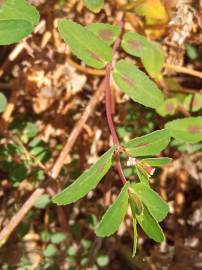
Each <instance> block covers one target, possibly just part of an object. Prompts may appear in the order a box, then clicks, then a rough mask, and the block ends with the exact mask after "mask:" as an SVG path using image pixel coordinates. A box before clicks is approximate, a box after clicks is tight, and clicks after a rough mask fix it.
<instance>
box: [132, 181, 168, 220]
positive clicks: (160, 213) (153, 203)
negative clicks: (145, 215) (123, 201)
mask: <svg viewBox="0 0 202 270" xmlns="http://www.w3.org/2000/svg"><path fill="white" fill-rule="evenodd" d="M131 187H132V188H133V190H134V192H135V193H136V194H137V196H138V197H139V198H140V199H141V200H142V202H143V203H144V204H145V205H146V207H147V208H148V210H149V212H150V213H151V215H152V216H153V217H154V218H155V219H156V220H157V221H162V220H163V219H164V218H165V217H166V215H167V214H168V212H169V207H168V205H167V203H166V202H165V201H164V200H163V199H162V198H161V197H160V196H159V194H158V193H157V192H155V191H153V190H152V189H151V188H150V187H149V186H148V185H145V184H143V183H138V184H131Z"/></svg>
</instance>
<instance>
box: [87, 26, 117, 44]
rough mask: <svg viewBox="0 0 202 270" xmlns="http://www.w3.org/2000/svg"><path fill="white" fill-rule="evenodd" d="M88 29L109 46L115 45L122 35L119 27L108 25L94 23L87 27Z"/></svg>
mask: <svg viewBox="0 0 202 270" xmlns="http://www.w3.org/2000/svg"><path fill="white" fill-rule="evenodd" d="M86 29H87V30H89V31H91V32H92V33H94V34H95V35H96V36H98V37H99V38H100V39H102V40H103V41H104V42H106V43H107V44H108V45H111V44H113V43H114V41H115V40H116V39H117V38H118V36H119V35H120V33H121V30H120V28H119V27H118V26H116V25H111V24H108V23H92V24H89V25H87V26H86Z"/></svg>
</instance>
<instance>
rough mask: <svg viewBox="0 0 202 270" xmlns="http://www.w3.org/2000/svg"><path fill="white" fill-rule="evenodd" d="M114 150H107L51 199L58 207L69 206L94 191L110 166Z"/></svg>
mask: <svg viewBox="0 0 202 270" xmlns="http://www.w3.org/2000/svg"><path fill="white" fill-rule="evenodd" d="M113 153H114V148H111V149H109V150H108V151H107V152H106V153H105V154H104V155H102V156H101V157H100V158H99V160H98V161H97V162H96V163H95V164H94V165H93V166H91V167H90V168H89V169H88V170H87V171H85V172H84V173H83V174H82V175H81V176H79V178H78V179H77V180H75V181H74V182H73V184H71V185H70V186H68V187H67V188H66V189H64V190H63V191H62V192H60V193H59V194H57V195H56V196H55V197H54V198H53V202H54V203H56V204H58V205H65V204H70V203H73V202H75V201H78V200H79V199H81V198H82V197H84V196H85V195H86V194H87V193H88V192H89V191H91V190H92V189H94V188H95V187H96V186H97V184H98V183H99V182H100V180H101V179H102V178H103V176H104V175H105V174H106V173H107V172H108V170H109V169H110V167H111V165H112V156H113Z"/></svg>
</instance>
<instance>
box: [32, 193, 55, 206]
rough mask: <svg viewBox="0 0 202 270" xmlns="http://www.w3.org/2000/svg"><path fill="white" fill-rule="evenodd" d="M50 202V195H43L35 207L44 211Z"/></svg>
mask: <svg viewBox="0 0 202 270" xmlns="http://www.w3.org/2000/svg"><path fill="white" fill-rule="evenodd" d="M50 201H51V200H50V196H49V195H48V194H43V195H41V196H40V197H39V198H38V200H37V201H36V202H35V204H34V206H35V207H36V208H39V209H44V208H46V206H47V205H48V204H49V203H50Z"/></svg>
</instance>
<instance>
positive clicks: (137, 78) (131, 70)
mask: <svg viewBox="0 0 202 270" xmlns="http://www.w3.org/2000/svg"><path fill="white" fill-rule="evenodd" d="M113 79H114V81H115V83H116V84H117V86H118V87H119V88H120V90H121V91H123V92H124V93H125V94H127V95H128V96H129V97H131V98H132V99H133V100H134V101H136V102H138V103H140V104H142V105H144V106H146V107H150V108H154V109H155V108H157V107H159V106H160V105H161V104H162V103H163V100H164V95H163V94H162V92H161V91H160V89H159V88H158V87H157V85H156V84H155V83H154V82H153V81H152V80H150V79H149V77H148V76H147V75H146V74H145V73H144V72H142V71H141V70H139V69H138V68H137V67H136V66H135V65H133V64H132V63H131V62H129V61H125V60H121V61H119V62H118V63H117V64H116V65H115V68H114V71H113Z"/></svg>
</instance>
